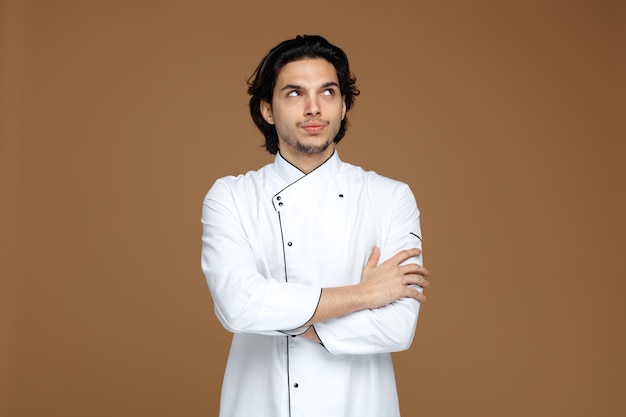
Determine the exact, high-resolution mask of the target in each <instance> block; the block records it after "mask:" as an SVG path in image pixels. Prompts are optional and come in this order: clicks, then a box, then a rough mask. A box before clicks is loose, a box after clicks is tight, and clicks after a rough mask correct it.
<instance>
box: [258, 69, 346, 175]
mask: <svg viewBox="0 0 626 417" xmlns="http://www.w3.org/2000/svg"><path fill="white" fill-rule="evenodd" d="M261 114H262V115H263V117H264V118H265V120H266V121H267V122H268V123H270V124H273V125H274V126H275V127H276V132H277V133H278V146H279V149H280V154H281V155H282V156H283V157H284V158H285V159H286V160H288V161H289V162H291V163H292V164H293V165H295V166H296V167H298V168H299V169H300V170H301V171H302V172H304V173H307V174H308V173H309V172H311V171H312V170H313V169H315V168H317V167H318V166H320V165H321V164H322V163H323V162H324V161H326V160H327V159H328V158H330V156H331V155H332V154H333V151H334V149H335V143H334V141H333V139H334V138H335V136H336V135H337V132H338V131H339V127H340V126H341V121H342V120H343V119H344V117H345V116H346V103H345V100H344V97H343V96H342V95H341V91H340V89H339V80H338V79H337V72H336V71H335V67H334V66H333V65H332V64H331V63H330V62H328V61H326V60H325V59H303V60H300V61H294V62H290V63H288V64H286V65H285V66H283V68H282V69H281V70H280V72H279V73H278V77H277V78H276V87H275V88H274V93H273V95H272V103H271V104H270V103H268V102H266V101H262V102H261Z"/></svg>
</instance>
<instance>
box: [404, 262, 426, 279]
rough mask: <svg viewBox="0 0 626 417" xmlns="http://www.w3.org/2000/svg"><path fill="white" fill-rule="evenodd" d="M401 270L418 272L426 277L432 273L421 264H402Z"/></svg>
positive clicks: (405, 272)
mask: <svg viewBox="0 0 626 417" xmlns="http://www.w3.org/2000/svg"><path fill="white" fill-rule="evenodd" d="M400 270H401V271H402V273H403V274H418V275H421V276H424V277H427V276H429V275H430V272H429V271H428V269H426V268H424V267H423V266H422V265H420V264H406V265H401V266H400Z"/></svg>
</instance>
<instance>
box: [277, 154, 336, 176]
mask: <svg viewBox="0 0 626 417" xmlns="http://www.w3.org/2000/svg"><path fill="white" fill-rule="evenodd" d="M340 165H341V160H340V159H339V154H338V153H337V150H336V149H335V150H334V151H333V154H332V155H331V156H330V158H328V159H327V160H326V161H325V162H324V163H322V165H320V166H318V167H317V168H315V169H314V170H313V171H311V172H309V173H308V174H305V173H304V172H302V171H300V170H299V169H298V168H296V166H295V165H293V164H291V162H289V161H287V160H286V159H285V158H284V157H283V156H282V155H281V154H280V152H277V153H276V158H275V159H274V168H275V169H276V173H277V174H278V176H279V177H280V178H281V179H282V180H283V181H285V182H286V183H287V184H293V183H294V182H296V181H298V180H300V179H302V178H304V177H314V178H317V179H318V180H321V181H325V180H326V179H328V178H330V177H333V176H335V174H336V173H337V172H338V171H339V166H340Z"/></svg>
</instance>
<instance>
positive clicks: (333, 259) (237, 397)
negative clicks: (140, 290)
mask: <svg viewBox="0 0 626 417" xmlns="http://www.w3.org/2000/svg"><path fill="white" fill-rule="evenodd" d="M202 224H203V234H202V270H203V272H204V274H205V277H206V280H207V283H208V286H209V289H210V291H211V295H212V297H213V301H214V307H215V313H216V315H217V318H218V319H219V321H220V322H221V323H222V325H223V326H224V327H225V328H226V329H227V330H229V331H231V332H233V333H234V335H233V340H232V345H231V349H230V354H229V357H228V362H227V365H226V372H225V376H224V381H223V385H222V396H221V403H220V416H221V417H335V416H336V417H395V416H399V415H400V414H399V406H398V398H397V391H396V386H395V377H394V373H393V367H392V362H391V355H390V352H393V351H400V350H405V349H407V348H408V347H409V346H410V345H411V342H412V339H413V335H414V332H415V326H416V323H417V317H418V313H419V303H418V302H417V301H415V300H413V299H401V300H398V301H395V302H393V303H391V304H389V305H387V306H384V307H382V308H377V309H367V310H361V311H358V312H355V313H351V314H347V315H344V316H342V317H337V318H334V319H331V320H328V321H325V322H321V323H317V324H315V325H314V329H315V331H316V332H317V334H318V336H319V338H320V340H321V342H322V343H321V344H318V343H315V342H312V341H310V340H308V339H305V338H303V337H297V335H299V334H301V333H303V332H304V331H306V330H307V327H303V325H304V324H305V323H307V322H308V320H309V319H310V318H311V317H312V316H313V314H314V313H315V309H316V307H317V305H318V302H319V299H320V296H321V292H322V288H325V287H335V286H344V285H352V284H357V283H359V282H360V280H361V273H362V271H363V268H364V267H365V264H366V262H367V260H368V258H369V255H370V254H371V251H372V248H373V247H374V246H378V247H379V248H380V250H381V261H384V260H385V259H388V258H389V257H391V256H392V255H394V254H395V253H397V252H398V251H400V250H402V249H407V248H411V247H419V248H421V232H420V224H419V211H418V208H417V205H416V203H415V198H414V197H413V194H412V192H411V190H410V189H409V187H408V186H407V185H406V184H404V183H401V182H398V181H395V180H392V179H389V178H386V177H383V176H381V175H378V174H376V173H375V172H368V171H364V170H363V169H361V168H359V167H356V166H354V165H350V164H347V163H344V162H342V161H341V160H340V159H339V155H338V154H337V152H336V151H335V152H334V153H333V155H332V156H331V157H330V158H329V159H328V160H327V161H326V162H324V163H323V164H322V165H321V166H319V167H318V168H316V169H315V170H314V171H312V172H310V173H309V174H304V173H303V172H301V171H300V170H299V169H297V168H296V167H295V166H293V165H291V164H290V163H289V162H288V161H286V160H285V159H284V158H283V157H282V156H281V155H280V153H278V154H277V155H276V158H275V161H274V163H272V164H269V165H267V166H265V167H263V168H261V169H260V170H258V171H254V172H248V173H246V174H245V175H240V176H237V177H234V176H229V177H224V178H221V179H219V180H217V181H216V182H215V184H214V185H213V186H212V187H211V189H210V190H209V192H208V193H207V195H206V198H205V199H204V203H203V210H202ZM408 262H414V263H419V264H421V256H420V257H416V258H412V259H410V260H409V261H408Z"/></svg>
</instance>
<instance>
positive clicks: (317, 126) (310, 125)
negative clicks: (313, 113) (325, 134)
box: [301, 122, 326, 133]
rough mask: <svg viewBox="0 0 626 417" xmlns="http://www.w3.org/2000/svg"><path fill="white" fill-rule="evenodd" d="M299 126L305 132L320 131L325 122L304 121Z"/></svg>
mask: <svg viewBox="0 0 626 417" xmlns="http://www.w3.org/2000/svg"><path fill="white" fill-rule="evenodd" d="M301 127H302V129H304V130H305V131H306V132H309V133H317V132H321V131H322V130H323V129H324V128H325V127H326V124H325V123H320V122H306V123H302V125H301Z"/></svg>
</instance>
